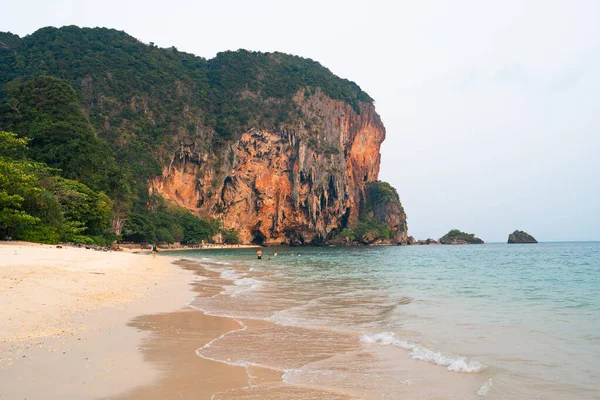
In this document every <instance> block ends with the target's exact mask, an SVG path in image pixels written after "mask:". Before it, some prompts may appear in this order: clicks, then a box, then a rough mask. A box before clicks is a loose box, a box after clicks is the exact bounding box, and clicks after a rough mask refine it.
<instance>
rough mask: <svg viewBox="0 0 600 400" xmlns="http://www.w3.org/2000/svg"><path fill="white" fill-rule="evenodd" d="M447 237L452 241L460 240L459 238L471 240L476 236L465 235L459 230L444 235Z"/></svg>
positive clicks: (471, 234)
mask: <svg viewBox="0 0 600 400" xmlns="http://www.w3.org/2000/svg"><path fill="white" fill-rule="evenodd" d="M444 236H445V237H448V238H450V239H459V238H464V237H470V238H474V237H475V234H473V233H465V232H463V231H461V230H459V229H452V230H451V231H449V232H448V233H446V234H445V235H444Z"/></svg>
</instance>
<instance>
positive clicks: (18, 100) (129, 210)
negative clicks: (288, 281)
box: [0, 26, 373, 243]
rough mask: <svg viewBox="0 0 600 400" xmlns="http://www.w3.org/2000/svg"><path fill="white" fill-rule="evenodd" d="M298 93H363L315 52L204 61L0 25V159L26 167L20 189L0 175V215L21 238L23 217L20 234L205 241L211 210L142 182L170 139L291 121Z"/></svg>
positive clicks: (102, 36) (297, 115) (92, 36)
mask: <svg viewBox="0 0 600 400" xmlns="http://www.w3.org/2000/svg"><path fill="white" fill-rule="evenodd" d="M297 94H300V95H302V94H304V96H305V97H310V96H323V95H324V96H329V97H331V98H333V99H338V100H341V101H344V102H346V103H347V104H349V105H350V106H351V107H352V108H353V109H354V112H356V113H360V110H361V104H363V103H367V104H372V102H373V100H372V99H371V98H370V97H369V96H368V95H367V94H366V93H365V92H364V91H362V90H361V89H360V87H359V86H358V85H356V84H355V83H353V82H350V81H348V80H345V79H340V78H339V77H337V76H335V75H334V74H333V73H331V71H329V70H328V69H327V68H325V67H323V66H322V65H320V64H319V63H318V62H315V61H313V60H310V59H305V58H301V57H296V56H292V55H287V54H283V53H277V52H276V53H261V52H250V51H245V50H238V51H235V52H231V51H230V52H223V53H219V54H218V55H217V56H216V57H215V58H213V59H211V60H205V59H203V58H201V57H196V56H194V55H191V54H187V53H184V52H181V51H178V50H177V49H175V48H169V49H162V48H158V47H157V46H155V45H153V44H151V45H146V44H144V43H142V42H140V41H138V40H136V39H135V38H133V37H131V36H129V35H127V34H125V33H124V32H120V31H117V30H113V29H105V28H93V29H90V28H79V27H76V26H66V27H62V28H59V29H57V28H53V27H47V28H42V29H40V30H38V31H36V32H35V33H33V34H31V35H28V36H25V37H23V38H20V37H18V36H17V35H13V34H10V33H2V32H0V130H7V131H12V132H14V133H15V134H16V135H17V136H16V137H14V135H13V137H12V138H13V139H15V140H21V142H20V143H21V145H20V146H16V147H14V146H13V147H12V149H13V150H10V151H11V152H12V151H14V153H9V150H8V149H5V148H3V147H0V151H1V152H2V155H3V161H2V162H4V163H5V165H4V168H6V169H10V171H11V174H12V175H16V176H17V177H18V176H21V177H23V179H25V178H27V179H25V181H28V179H29V181H28V182H29V183H26V182H25V181H23V182H21V183H19V184H18V185H17V186H18V187H19V188H18V190H12V189H11V191H7V189H4V187H2V188H3V189H2V190H4V191H5V192H6V195H5V196H4V197H5V199H4V200H3V201H4V202H5V203H6V204H7V206H6V207H4V208H2V210H4V209H5V208H6V210H8V211H2V212H3V213H5V214H3V215H4V216H3V217H2V218H3V220H2V221H4V222H0V225H1V226H2V227H4V228H5V229H8V228H9V225H10V227H11V228H10V229H14V228H15V226H17V225H19V227H20V228H19V229H21V230H23V232H22V233H19V235H22V236H21V237H25V231H27V229H29V228H25V227H26V226H28V225H32V224H33V225H35V226H36V230H37V232H45V233H43V234H42V233H39V235H40V236H35V235H33V233H31V232H30V233H28V235H29V236H27V237H29V238H35V239H36V240H44V241H56V240H66V239H69V240H73V241H74V240H81V241H82V242H85V241H87V240H88V239H89V238H91V240H93V241H94V242H95V243H99V242H104V243H108V242H109V238H108V236H107V235H108V232H109V231H110V230H112V232H113V234H116V233H119V234H122V236H123V239H125V240H132V241H146V242H150V241H155V240H159V241H164V242H167V243H172V242H182V243H197V242H199V241H201V240H210V238H212V236H213V235H214V234H216V233H218V232H219V224H218V223H217V222H216V221H212V220H202V219H198V218H196V217H194V216H193V215H192V214H190V213H187V212H184V211H182V210H173V209H170V208H169V207H167V206H165V205H160V206H155V205H153V204H152V201H153V199H152V196H150V195H149V190H148V181H149V180H150V179H151V178H152V177H155V176H157V175H159V174H160V173H161V172H162V168H163V167H164V166H165V160H170V159H172V157H173V154H175V152H176V151H177V149H178V146H179V143H180V141H188V142H189V141H193V142H194V143H198V144H199V145H200V146H203V148H204V149H205V150H208V151H210V152H212V153H213V154H215V155H216V157H218V154H220V151H221V149H222V148H223V146H225V145H226V144H227V143H228V142H230V141H231V140H236V139H237V138H239V137H240V136H241V134H242V133H243V132H245V131H247V130H249V129H252V128H273V129H287V128H290V127H294V126H295V124H296V123H297V122H298V120H299V119H302V118H303V116H302V111H301V110H300V108H299V107H298V105H297V104H296V102H295V101H294V96H296V95H297ZM26 138H30V139H29V148H30V150H27V147H26V145H27V140H28V139H26ZM3 142H5V140H4V139H1V138H0V143H3ZM0 146H1V145H0ZM323 151H324V152H325V153H327V154H338V153H339V152H340V149H337V148H334V147H331V148H326V149H323ZM6 163H9V164H10V165H8V164H6ZM15 163H17V164H18V165H17V164H15ZM25 164H27V165H25ZM13 171H14V172H13ZM15 179H16V178H15ZM28 185H29V186H28ZM28 191H29V192H28ZM25 192H27V195H26V196H25V195H24V194H25ZM7 196H12V197H7ZM19 196H20V197H19ZM111 220H112V225H113V226H112V227H111V226H109V221H111ZM76 222H79V223H81V224H80V225H73V223H76ZM123 223H124V226H123ZM33 225H32V226H33ZM41 226H44V227H46V228H44V229H40V227H41ZM121 226H123V230H122V231H121ZM221 233H222V235H223V236H224V237H226V238H227V239H226V240H228V241H231V242H234V241H236V240H238V238H237V236H236V232H233V231H222V232H221ZM32 235H33V236H32ZM80 236H81V237H80ZM57 237H58V238H59V239H57ZM83 237H85V238H88V239H84V238H83ZM114 238H116V237H113V240H114Z"/></svg>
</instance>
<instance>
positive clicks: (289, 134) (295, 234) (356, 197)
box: [150, 90, 406, 244]
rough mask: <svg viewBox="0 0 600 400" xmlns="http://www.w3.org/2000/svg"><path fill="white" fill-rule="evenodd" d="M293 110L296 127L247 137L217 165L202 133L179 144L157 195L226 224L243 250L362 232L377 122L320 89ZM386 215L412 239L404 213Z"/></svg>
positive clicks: (369, 111) (402, 236)
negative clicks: (247, 245)
mask: <svg viewBox="0 0 600 400" xmlns="http://www.w3.org/2000/svg"><path fill="white" fill-rule="evenodd" d="M293 101H294V103H295V105H296V108H297V109H298V110H299V111H300V112H299V115H300V117H299V118H298V119H297V120H296V121H295V123H293V124H287V125H286V126H284V127H282V128H280V129H249V130H248V131H246V132H244V133H243V134H242V135H241V137H240V138H239V139H237V140H235V141H233V142H231V143H230V144H228V145H227V146H226V147H225V148H223V149H222V150H221V151H220V154H218V156H217V155H216V154H214V152H212V151H211V150H207V146H204V145H203V143H204V142H203V140H205V139H203V138H206V137H207V135H206V134H203V135H202V136H199V137H198V138H196V139H195V140H189V141H183V140H182V141H181V142H180V146H179V149H178V150H177V151H176V152H175V154H173V157H172V161H171V162H170V164H169V165H168V166H167V167H165V168H164V171H163V174H162V176H160V177H157V178H155V179H153V180H152V182H151V185H150V190H151V192H154V193H159V194H161V195H162V196H164V197H166V198H168V199H172V200H173V201H175V202H176V203H178V204H179V205H181V206H184V207H186V208H188V209H190V210H192V211H193V212H194V213H196V214H197V215H199V216H209V217H213V218H217V219H220V220H221V221H222V223H223V225H224V227H225V228H235V229H237V230H238V231H239V233H240V240H241V241H242V242H244V243H250V242H252V243H258V244H280V243H288V244H309V243H310V244H320V243H324V242H325V241H327V240H328V239H331V238H332V237H333V236H334V235H335V234H336V233H338V232H339V230H340V229H342V228H345V227H352V226H354V225H356V224H357V222H358V219H359V213H360V210H361V204H362V203H364V201H365V185H366V183H367V182H372V181H376V180H377V178H378V174H379V163H380V157H381V155H380V152H379V149H380V146H381V143H382V142H383V140H384V139H385V128H384V126H383V124H382V122H381V120H380V117H379V115H378V114H377V113H376V112H375V109H374V107H373V106H372V105H371V104H367V103H361V104H360V113H357V112H355V110H354V109H353V108H352V107H351V106H350V105H349V104H348V103H346V102H343V101H340V100H334V99H332V98H330V97H328V96H327V95H325V94H323V93H322V92H321V91H320V90H317V91H316V92H312V94H310V93H309V92H305V91H304V90H301V91H300V92H298V93H297V94H296V95H295V96H294V97H293ZM208 148H209V147H208ZM400 208H401V207H400ZM384 214H385V215H381V216H380V217H381V219H388V220H389V222H390V224H389V225H390V227H391V229H392V230H393V238H394V240H396V241H402V240H406V217H405V215H404V211H403V210H401V209H390V210H385V213H384Z"/></svg>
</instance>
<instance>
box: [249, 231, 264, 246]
mask: <svg viewBox="0 0 600 400" xmlns="http://www.w3.org/2000/svg"><path fill="white" fill-rule="evenodd" d="M252 235H254V238H252V244H257V245H259V246H262V245H263V244H265V240H266V239H267V238H266V237H265V235H263V234H262V232H261V231H259V230H258V229H256V230H254V231H252Z"/></svg>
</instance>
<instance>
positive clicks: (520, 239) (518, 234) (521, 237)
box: [508, 231, 538, 243]
mask: <svg viewBox="0 0 600 400" xmlns="http://www.w3.org/2000/svg"><path fill="white" fill-rule="evenodd" d="M537 242H538V241H537V240H535V238H534V237H533V236H531V235H530V234H529V233H527V232H524V231H514V232H513V233H511V234H510V235H508V243H537Z"/></svg>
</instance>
